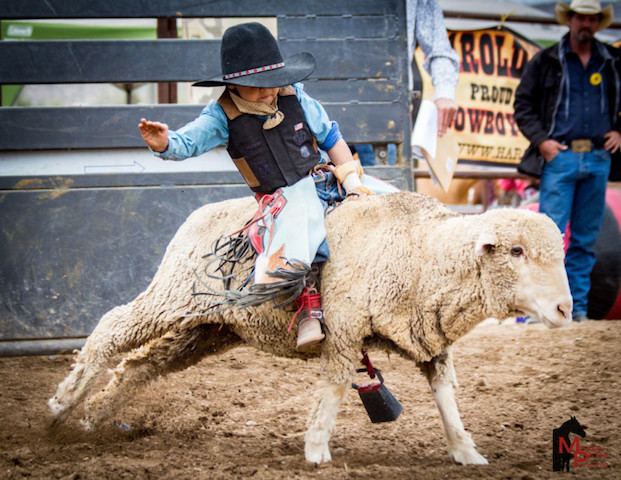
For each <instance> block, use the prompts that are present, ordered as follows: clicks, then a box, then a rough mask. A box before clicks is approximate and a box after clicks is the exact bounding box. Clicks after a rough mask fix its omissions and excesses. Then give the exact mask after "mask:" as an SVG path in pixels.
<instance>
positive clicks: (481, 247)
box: [474, 231, 498, 256]
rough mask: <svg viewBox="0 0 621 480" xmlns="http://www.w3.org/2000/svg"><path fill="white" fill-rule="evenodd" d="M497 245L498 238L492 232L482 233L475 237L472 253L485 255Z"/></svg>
mask: <svg viewBox="0 0 621 480" xmlns="http://www.w3.org/2000/svg"><path fill="white" fill-rule="evenodd" d="M496 243H498V238H497V237H496V234H495V233H494V232H489V231H483V232H481V233H479V235H478V236H477V239H476V242H475V244H474V252H475V253H476V254H477V255H479V256H480V255H485V254H486V253H488V252H489V251H490V250H491V249H492V248H494V247H495V246H496Z"/></svg>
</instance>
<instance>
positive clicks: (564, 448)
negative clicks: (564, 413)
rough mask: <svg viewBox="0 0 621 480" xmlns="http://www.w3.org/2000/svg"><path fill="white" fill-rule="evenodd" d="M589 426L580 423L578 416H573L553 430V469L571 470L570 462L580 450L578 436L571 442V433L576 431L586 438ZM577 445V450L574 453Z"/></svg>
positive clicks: (560, 470) (559, 470) (556, 470)
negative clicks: (586, 430)
mask: <svg viewBox="0 0 621 480" xmlns="http://www.w3.org/2000/svg"><path fill="white" fill-rule="evenodd" d="M586 428H587V427H583V426H582V425H580V423H579V422H578V420H576V417H571V418H570V419H569V420H567V421H566V422H565V423H563V425H561V426H560V427H559V428H555V429H554V430H553V431H552V469H553V470H554V471H555V472H562V471H563V470H566V471H567V472H569V464H570V463H571V459H572V458H573V457H574V455H575V454H576V453H577V452H578V451H579V450H580V443H579V439H578V437H574V440H573V442H571V443H569V434H570V433H574V434H576V435H579V436H581V437H582V438H584V437H585V436H586V432H585V431H584V430H585V429H586ZM574 447H575V452H574V453H572V451H573V450H574Z"/></svg>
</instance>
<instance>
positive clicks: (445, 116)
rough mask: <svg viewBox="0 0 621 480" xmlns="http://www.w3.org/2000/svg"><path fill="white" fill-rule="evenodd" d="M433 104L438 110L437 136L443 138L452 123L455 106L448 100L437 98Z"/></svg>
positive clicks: (455, 110) (455, 111)
mask: <svg viewBox="0 0 621 480" xmlns="http://www.w3.org/2000/svg"><path fill="white" fill-rule="evenodd" d="M435 104H436V108H437V109H438V136H440V137H443V136H444V135H446V131H447V130H448V128H449V127H450V126H451V123H453V119H454V118H455V114H456V113H457V104H456V103H455V102H454V101H453V100H451V99H450V98H438V99H436V101H435Z"/></svg>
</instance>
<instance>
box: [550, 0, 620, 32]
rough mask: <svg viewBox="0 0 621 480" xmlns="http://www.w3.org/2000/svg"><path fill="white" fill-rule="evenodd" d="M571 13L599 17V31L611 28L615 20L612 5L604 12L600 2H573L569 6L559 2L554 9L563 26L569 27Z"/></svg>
mask: <svg viewBox="0 0 621 480" xmlns="http://www.w3.org/2000/svg"><path fill="white" fill-rule="evenodd" d="M569 12H576V13H581V14H582V15H599V16H600V21H599V27H598V29H597V30H598V31H599V30H604V29H605V28H607V27H609V26H610V24H611V23H612V19H613V16H614V14H613V11H612V5H608V6H607V7H606V8H604V9H603V10H602V6H601V4H600V3H599V0H573V1H572V2H571V3H570V4H569V5H567V4H566V3H562V2H558V3H557V4H556V7H554V13H555V14H556V20H557V21H558V23H560V24H561V25H567V23H568V20H569Z"/></svg>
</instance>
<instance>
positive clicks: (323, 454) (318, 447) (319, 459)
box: [304, 443, 332, 464]
mask: <svg viewBox="0 0 621 480" xmlns="http://www.w3.org/2000/svg"><path fill="white" fill-rule="evenodd" d="M304 454H305V456H306V461H308V462H311V463H317V464H319V463H324V462H329V461H330V460H332V456H331V455H330V448H329V447H328V445H326V444H319V443H315V444H309V443H307V444H306V445H305V447H304Z"/></svg>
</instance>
